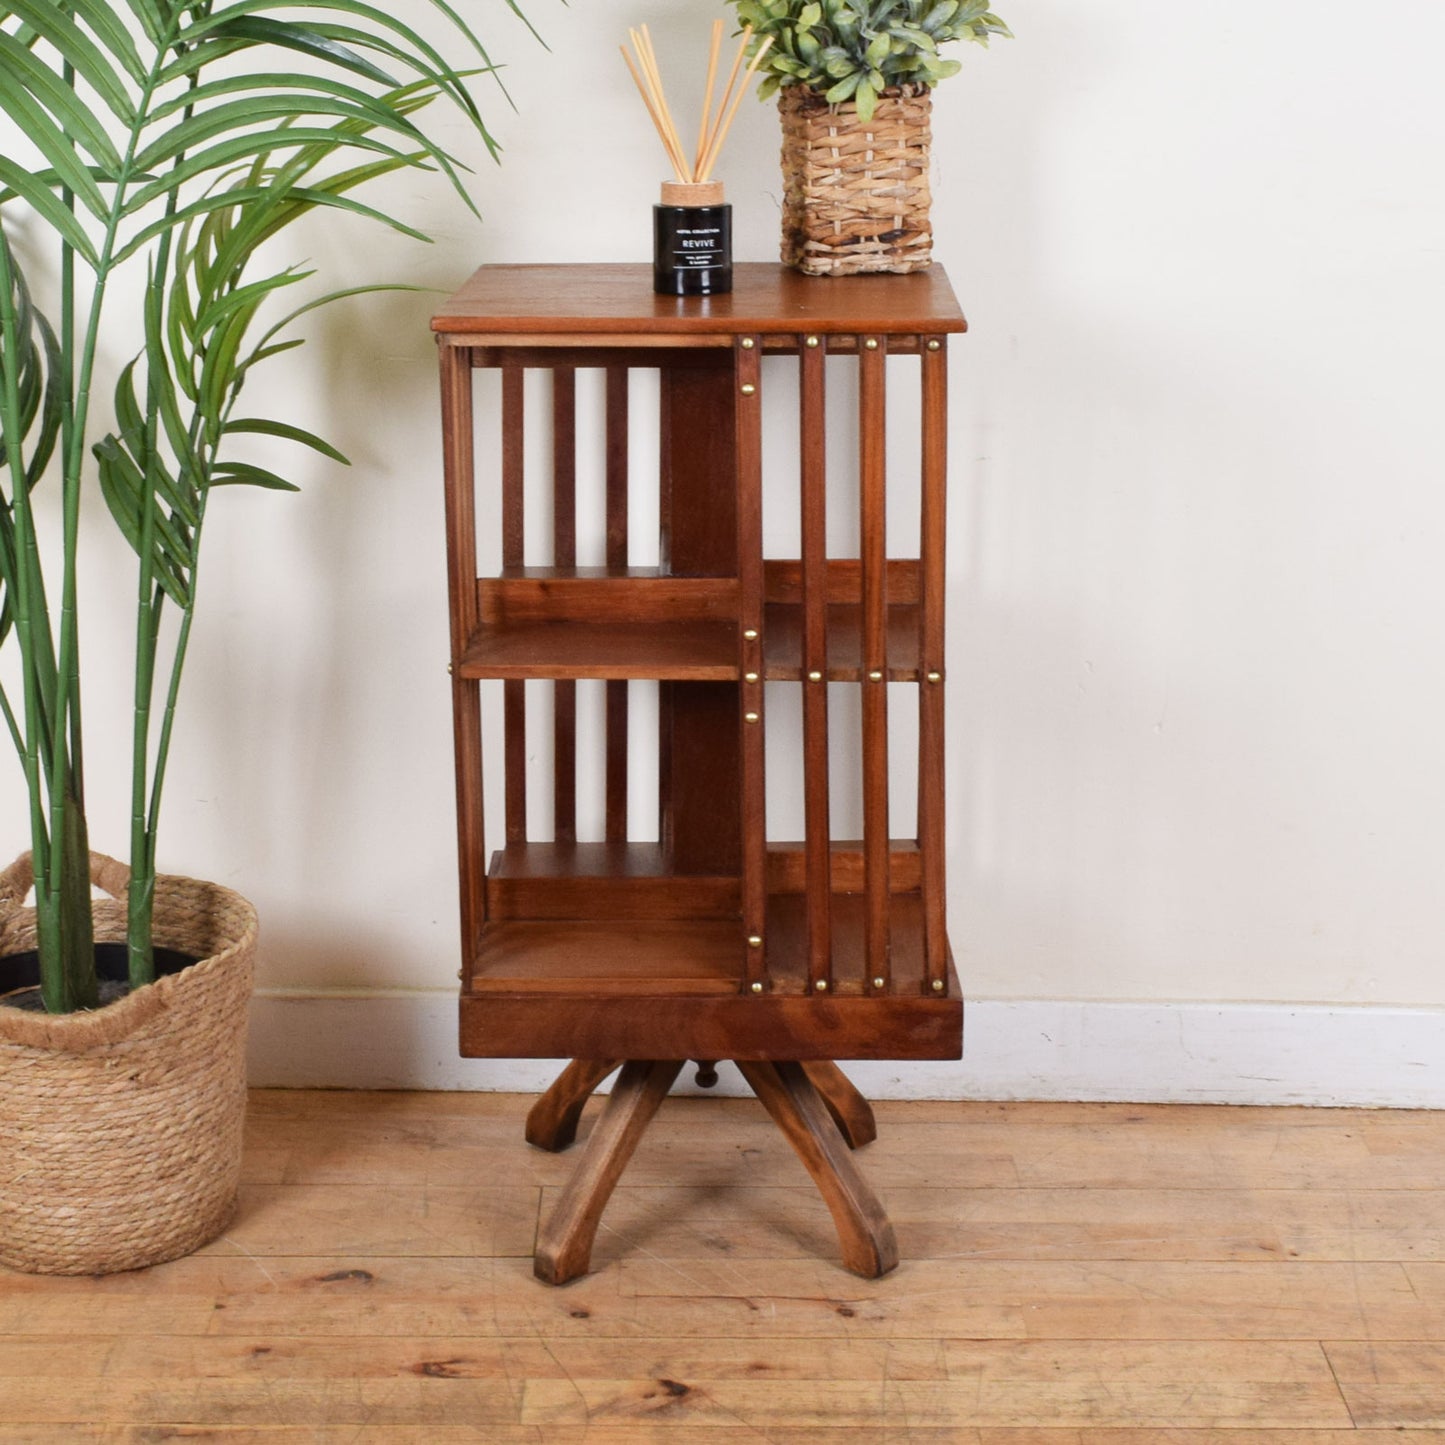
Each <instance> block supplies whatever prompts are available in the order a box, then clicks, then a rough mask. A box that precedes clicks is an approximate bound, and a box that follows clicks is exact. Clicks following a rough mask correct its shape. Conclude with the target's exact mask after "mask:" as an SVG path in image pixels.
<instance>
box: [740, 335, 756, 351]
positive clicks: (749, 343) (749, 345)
mask: <svg viewBox="0 0 1445 1445" xmlns="http://www.w3.org/2000/svg"><path fill="white" fill-rule="evenodd" d="M738 345H739V346H741V347H742V349H743V350H744V351H751V350H752V349H753V345H754V343H753V338H752V337H751V336H744V337H743V339H742V340H741V341H740V342H738Z"/></svg>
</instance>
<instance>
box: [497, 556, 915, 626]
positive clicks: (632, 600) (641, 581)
mask: <svg viewBox="0 0 1445 1445" xmlns="http://www.w3.org/2000/svg"><path fill="white" fill-rule="evenodd" d="M619 584H622V585H619ZM855 600H856V598H855ZM915 600H916V599H915ZM737 607H738V584H737V579H736V578H735V577H670V576H668V575H667V574H666V573H664V572H661V571H660V570H659V569H658V568H656V567H627V566H608V567H572V568H567V569H563V568H560V567H517V568H511V569H508V571H507V572H506V573H504V575H503V576H501V577H484V578H481V579H480V580H479V581H478V583H477V616H478V618H479V619H480V620H481V621H482V622H483V623H492V624H519V623H524V622H546V623H559V624H560V623H568V624H571V623H578V624H581V625H583V626H586V625H588V624H590V623H594V622H648V623H657V622H723V621H726V622H731V621H732V620H733V619H734V618H735V617H736V616H737Z"/></svg>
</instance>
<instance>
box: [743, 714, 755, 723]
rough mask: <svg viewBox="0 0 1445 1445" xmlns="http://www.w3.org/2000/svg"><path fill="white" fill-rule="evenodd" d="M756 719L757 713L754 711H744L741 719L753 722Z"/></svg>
mask: <svg viewBox="0 0 1445 1445" xmlns="http://www.w3.org/2000/svg"><path fill="white" fill-rule="evenodd" d="M757 720H758V715H757V713H755V712H745V713H744V714H743V721H744V722H751V723H755V722H757Z"/></svg>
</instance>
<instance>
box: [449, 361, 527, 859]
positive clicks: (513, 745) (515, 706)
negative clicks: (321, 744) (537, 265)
mask: <svg viewBox="0 0 1445 1445" xmlns="http://www.w3.org/2000/svg"><path fill="white" fill-rule="evenodd" d="M525 409H526V389H525V377H524V375H523V372H522V369H521V367H520V366H517V365H514V364H508V365H506V366H504V367H503V369H502V418H501V424H502V425H501V430H502V438H501V440H502V469H501V483H502V566H503V567H504V568H505V567H520V566H521V565H522V563H523V561H524V559H525V556H526V546H525V544H526V532H525V521H524V505H523V491H522V488H523V482H524V478H525V471H526V440H525V437H526V431H525V426H526V410H525ZM484 615H485V612H484V610H483V603H482V599H481V595H480V593H478V616H479V617H481V616H484ZM474 638H475V629H473V630H472V632H471V633H470V634H469V637H468V651H470V648H471V646H472V645H474V643H473V639H474ZM457 665H458V670H459V671H460V672H461V673H462V675H463V676H467V677H480V676H481V675H482V674H481V673H480V672H479V671H478V670H477V669H476V668H474V667H470V666H469V665H468V661H467V657H466V655H465V654H464V655H463V656H462V657H461V658H460V659H459V660H458V664H457ZM502 736H503V743H502V746H503V763H504V779H505V808H506V834H507V842H508V843H520V842H523V841H524V840H525V839H526V836H527V695H526V690H525V689H524V687H523V685H522V682H521V681H520V680H510V681H508V682H507V683H505V684H504V686H503V688H502ZM483 856H485V855H483Z"/></svg>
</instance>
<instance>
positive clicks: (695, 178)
mask: <svg viewBox="0 0 1445 1445" xmlns="http://www.w3.org/2000/svg"><path fill="white" fill-rule="evenodd" d="M722 29H723V23H722V21H721V20H715V21H713V27H712V43H711V45H710V47H709V52H708V65H707V81H706V85H705V87H704V91H703V103H702V120H701V123H700V124H699V126H698V133H697V150H696V151H695V152H694V154H693V158H692V160H691V161H689V160H688V158H687V155H686V153H685V152H684V151H683V148H682V138H681V137H680V136H679V135H678V132H677V125H676V123H675V122H674V120H673V118H672V111H671V110H670V109H669V108H668V104H667V96H666V94H665V93H664V92H663V88H662V72H661V71H660V70H659V69H658V65H657V52H656V51H654V50H653V48H652V36H651V34H650V33H649V32H648V29H647V26H646V25H643V26H641V27H640V28H637V29H629V30H628V32H627V34H628V38H629V39H630V40H631V41H632V54H631V55H629V54H628V52H627V47H626V46H625V45H624V46H622V47H621V50H622V58H623V60H625V61H626V62H627V69H628V70H629V72H630V73H631V75H632V79H633V83H634V84H635V85H636V86H637V89H638V93H639V94H640V95H641V96H642V103H643V104H644V105H645V106H646V107H647V113H648V115H649V116H651V118H652V123H653V125H654V126H655V127H656V128H657V134H658V138H659V139H660V140H661V141H662V146H663V149H664V150H665V151H666V152H667V158H668V160H669V161H671V163H672V169H673V171H674V172H675V173H676V175H677V179H678V181H679V182H680V183H681V184H683V185H689V186H690V185H700V184H702V183H703V182H705V181H707V180H709V179H710V178H711V176H712V171H713V167H714V166H716V165H717V161H718V156H719V155H720V154H721V152H722V147H723V142H724V141H725V140H726V139H727V135H728V131H729V130H731V129H732V123H733V117H734V116H736V115H737V113H738V106H739V105H740V104H741V102H742V98H743V95H744V93H745V92H746V90H747V88H748V83H749V82H750V81H751V80H752V78H753V75H754V74H755V73H756V71H757V68H758V65H759V64H760V63H761V61H762V58H763V56H765V55H766V54H767V53H768V50H769V49H770V48H771V46H772V43H773V37H772V36H771V35H769V36H768V37H767V38H766V39H764V41H763V43H762V44H761V45H760V46H758V49H757V53H756V54H755V55H754V56H753V58H752V60H751V61H750V62H749V63H748V67H747V69H746V70H745V71H743V73H742V81H741V83H740V84H739V82H738V72H739V71H740V70H742V63H743V56H744V55H746V54H747V49H748V44H749V42H750V41H751V40H752V38H753V27H752V26H751V25H749V26H748V27H747V28H746V29H745V30H744V31H743V33H742V39H741V40H740V41H739V42H738V50H737V54H736V55H735V56H734V57H733V64H732V69H731V70H730V71H729V72H728V80H727V84H726V85H725V86H724V87H723V93H722V96H721V98H720V99H719V100H718V103H717V108H716V110H714V109H713V103H712V102H713V89H714V85H715V82H716V80H717V71H718V59H719V56H720V54H721V51H722ZM634 57H635V62H634Z"/></svg>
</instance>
